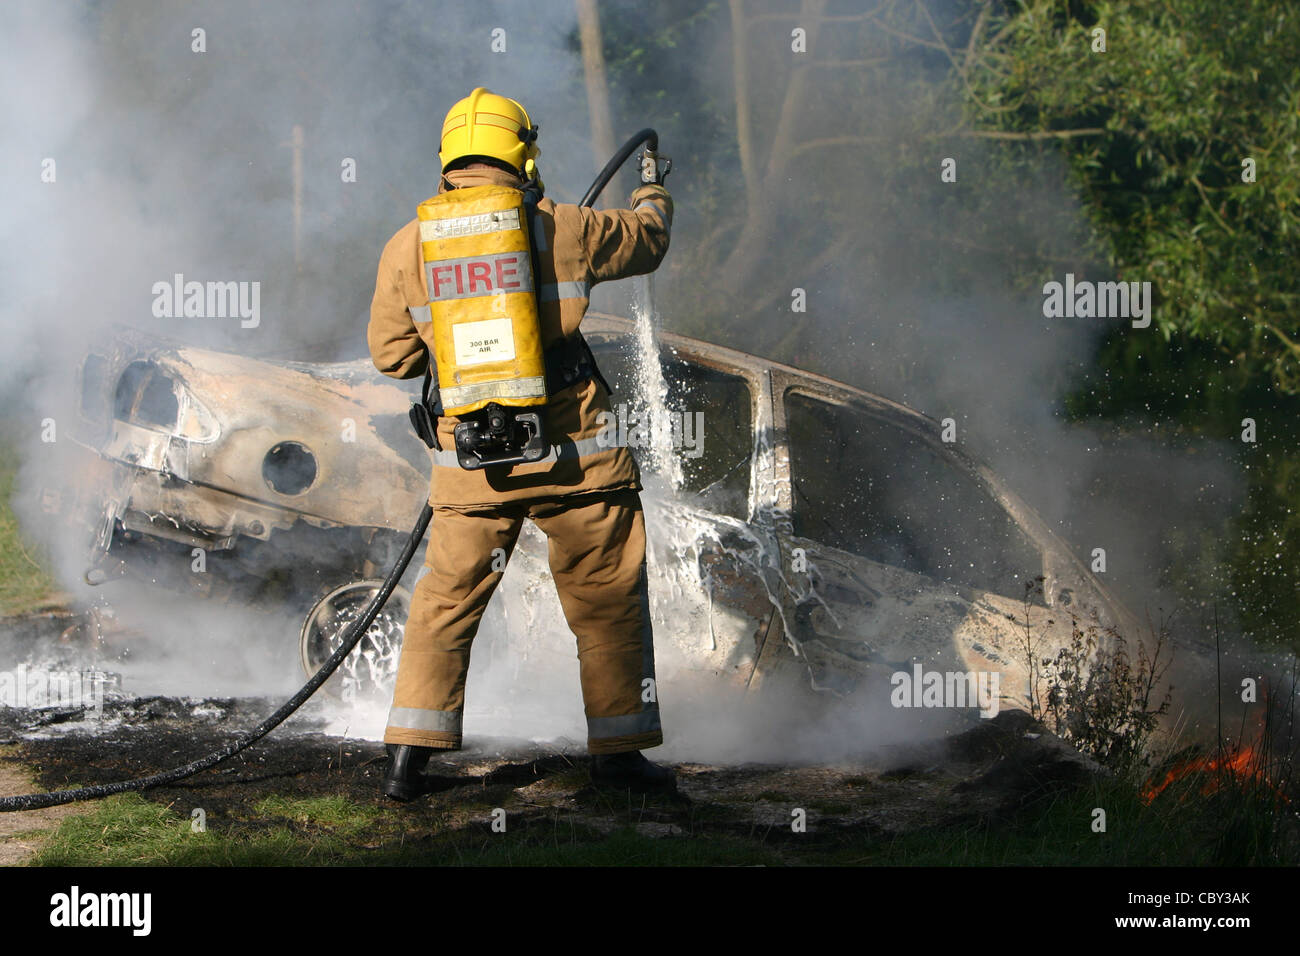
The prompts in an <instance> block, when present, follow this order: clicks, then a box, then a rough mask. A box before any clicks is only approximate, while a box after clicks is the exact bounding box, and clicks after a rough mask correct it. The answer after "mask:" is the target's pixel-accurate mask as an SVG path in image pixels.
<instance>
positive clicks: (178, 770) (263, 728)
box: [0, 129, 659, 813]
mask: <svg viewBox="0 0 1300 956" xmlns="http://www.w3.org/2000/svg"><path fill="white" fill-rule="evenodd" d="M643 142H646V143H649V146H650V150H651V151H654V150H656V149H657V148H658V142H659V138H658V136H657V134H656V133H655V131H654V130H652V129H643V130H641V132H639V133H637V134H636V135H635V136H633V137H632V138H631V139H629V140H628V141H627V142H626V143H624V144H623V148H622V149H620V150H619V151H618V152H617V153H615V154H614V157H613V158H612V159H611V160H610V161H609V162H608V163H606V164H605V168H604V169H602V170H601V171H600V175H599V176H597V177H596V179H595V181H594V182H593V183H592V184H591V188H590V189H588V190H587V194H586V195H585V196H583V197H582V202H581V205H583V206H590V205H591V204H592V203H593V202H595V201H596V197H597V196H599V195H600V193H601V191H602V190H603V189H604V188H605V186H606V185H608V184H609V181H610V180H611V179H613V178H614V173H616V172H617V171H618V168H619V167H620V166H622V165H623V163H624V162H626V161H627V158H628V157H629V156H631V155H632V152H633V150H635V149H636V148H637V147H638V146H640V145H641V144H642V143H643ZM432 517H433V508H432V507H430V506H429V504H428V503H427V502H426V503H425V505H424V508H423V509H421V511H420V517H419V518H417V519H416V521H415V527H414V528H412V529H411V536H410V537H409V538H408V539H407V541H406V547H404V548H403V549H402V553H401V555H400V556H399V557H398V559H397V563H396V564H394V565H393V569H392V570H391V571H389V572H388V577H387V578H385V579H384V583H383V585H382V586H381V587H380V589H379V593H377V594H376V595H375V596H374V597H373V598H371V599H370V603H369V604H368V605H366V610H365V611H364V613H362V615H361V616H360V617H359V618H357V619H356V620H355V621H353V622H352V624H351V625H350V626H349V627H348V629H347V631H345V632H344V635H343V641H342V643H340V644H339V646H338V648H337V649H336V650H335V651H334V653H333V654H331V655H330V659H329V660H327V661H326V662H325V663H324V664H322V665H321V667H320V670H318V671H317V672H316V673H315V674H313V675H312V676H311V679H310V680H308V681H307V683H305V684H303V685H302V687H301V688H300V689H299V690H298V693H296V694H294V695H293V696H292V697H290V698H289V699H288V700H287V701H285V702H284V704H283V705H282V706H281V707H280V709H279V710H277V711H276V712H275V713H274V714H272V715H271V716H270V717H268V718H266V720H264V721H262V722H261V723H260V724H258V725H257V726H256V727H254V728H253V729H252V730H250V731H248V733H246V734H244V735H242V736H240V737H237V738H236V739H235V740H233V741H231V742H230V743H229V744H228V745H226V746H225V747H223V748H222V749H221V750H218V751H215V752H214V753H210V754H208V755H207V756H206V757H200V758H199V759H198V760H195V761H193V762H192V763H187V764H185V766H183V767H175V768H173V769H171V770H164V771H161V772H160V773H155V774H152V775H151V776H148V777H138V778H136V779H135V780H121V781H118V782H117V783H101V784H98V785H96V786H93V787H81V788H79V789H77V790H55V791H53V792H51V793H25V794H22V795H20V796H14V797H0V813H11V812H13V811H15V810H40V809H43V808H45V807H57V806H59V805H60V804H64V803H75V802H77V801H79V800H97V799H99V798H100V797H108V796H112V795H113V794H115V793H126V792H128V791H131V790H147V789H148V788H149V787H159V786H162V785H164V784H168V783H175V782H176V781H177V780H184V779H185V778H186V777H192V776H193V775H194V774H196V773H200V772H201V771H204V770H207V769H208V768H209V767H214V766H216V765H217V764H219V763H221V761H223V760H225V759H226V758H228V757H233V756H234V755H235V754H237V753H239V752H240V751H243V750H247V749H248V748H249V747H251V746H252V745H253V744H255V743H257V742H258V741H259V740H261V739H262V738H263V737H265V736H266V735H267V734H269V733H270V732H271V731H272V730H274V729H275V728H276V727H278V726H280V724H282V723H283V722H284V721H285V719H286V718H288V717H289V715H290V714H292V713H293V712H294V711H295V710H297V709H298V708H299V707H301V706H302V705H303V704H304V703H305V702H306V701H307V699H308V698H309V697H311V695H312V694H314V693H316V691H318V690H320V688H321V685H322V684H324V683H325V682H326V681H327V680H329V679H330V677H331V676H332V675H333V673H334V672H335V671H336V670H338V667H339V665H340V664H342V663H343V660H344V658H346V657H347V656H348V655H349V654H350V653H352V649H353V648H354V647H356V646H357V644H358V643H359V642H360V640H361V638H362V636H363V635H364V634H365V633H366V629H367V628H369V627H370V625H371V624H372V623H374V620H375V618H376V617H377V616H378V615H379V611H380V610H381V609H382V608H383V606H384V603H385V602H386V601H387V600H388V598H389V596H390V595H391V594H392V593H393V589H394V588H395V587H397V582H398V581H399V580H400V579H401V577H402V575H403V574H404V573H405V572H406V567H407V565H408V564H410V563H411V558H412V556H414V554H415V549H416V548H418V547H419V546H420V542H421V541H422V540H423V539H424V532H425V531H427V530H428V528H429V521H430V519H431V518H432Z"/></svg>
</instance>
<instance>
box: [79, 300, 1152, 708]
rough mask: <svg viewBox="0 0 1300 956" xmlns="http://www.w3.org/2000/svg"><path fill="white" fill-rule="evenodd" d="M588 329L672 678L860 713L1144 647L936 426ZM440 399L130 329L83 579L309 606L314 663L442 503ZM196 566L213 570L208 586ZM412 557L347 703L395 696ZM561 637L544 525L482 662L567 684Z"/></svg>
mask: <svg viewBox="0 0 1300 956" xmlns="http://www.w3.org/2000/svg"><path fill="white" fill-rule="evenodd" d="M583 331H584V334H585V335H586V337H587V339H588V341H589V343H590V345H591V348H592V350H593V353H594V354H595V356H596V358H597V361H598V363H599V365H600V367H601V369H602V370H603V372H604V374H605V376H606V377H607V378H608V379H609V381H610V383H611V385H612V386H613V398H612V403H613V405H614V408H615V413H614V415H613V416H612V417H611V419H610V421H609V427H610V428H614V429H623V430H624V431H625V434H624V436H623V437H624V439H625V440H627V441H628V443H629V444H631V445H632V446H633V447H634V448H637V449H638V456H639V458H640V460H641V461H642V465H643V472H644V477H645V483H646V493H645V495H644V498H645V501H646V512H647V529H648V533H649V547H648V561H649V565H650V571H651V595H652V598H651V601H652V614H653V617H654V623H655V628H656V646H657V648H658V656H659V672H660V679H661V680H665V679H667V678H669V677H673V678H674V679H679V680H683V681H685V680H690V681H696V682H705V683H706V684H708V685H710V686H712V687H714V688H717V690H718V692H719V693H721V692H722V691H723V689H726V690H727V691H729V692H735V693H737V694H740V695H754V694H759V695H761V694H762V693H763V691H764V689H765V688H767V687H770V686H776V685H798V686H800V687H802V688H804V692H806V693H813V694H815V693H821V694H825V695H829V696H830V697H845V696H852V695H854V694H856V693H861V692H863V690H864V688H866V689H869V690H870V691H871V692H872V693H878V692H880V691H881V689H882V688H883V690H884V692H885V693H888V684H887V683H882V681H887V680H888V678H889V677H890V675H897V674H899V673H912V672H913V671H914V670H915V668H917V667H918V666H919V667H921V668H922V669H924V670H925V671H938V672H949V673H950V672H969V673H975V672H981V673H988V672H996V673H998V674H999V675H1001V684H1000V693H999V696H1000V699H1001V701H1002V704H1003V705H1004V706H1019V707H1026V706H1027V696H1028V694H1029V692H1030V677H1031V667H1032V664H1031V661H1032V660H1033V659H1034V656H1035V655H1038V656H1039V657H1040V658H1041V657H1043V656H1050V655H1051V654H1054V653H1055V651H1056V650H1057V649H1059V648H1061V647H1064V646H1066V645H1067V644H1068V642H1069V641H1070V639H1071V633H1072V626H1079V625H1080V622H1084V624H1085V625H1086V626H1089V627H1093V628H1096V629H1098V633H1105V629H1107V628H1115V629H1119V630H1121V631H1127V632H1132V631H1134V630H1135V621H1134V618H1133V616H1132V615H1131V614H1130V613H1129V612H1128V611H1126V610H1125V609H1124V608H1123V607H1122V606H1121V605H1120V604H1119V602H1118V601H1117V600H1116V599H1115V598H1114V597H1113V596H1112V595H1111V594H1110V592H1109V591H1108V590H1107V589H1106V587H1105V586H1104V585H1103V584H1102V583H1101V582H1100V581H1099V580H1098V579H1097V578H1096V577H1095V576H1093V575H1092V574H1091V573H1090V572H1089V571H1088V570H1087V568H1086V567H1085V566H1084V565H1083V563H1082V562H1080V560H1079V559H1078V558H1077V557H1076V556H1075V555H1073V554H1072V553H1071V552H1070V551H1069V549H1068V548H1067V547H1066V546H1065V545H1064V544H1063V543H1062V542H1061V541H1060V540H1059V539H1058V538H1057V537H1056V536H1055V535H1054V534H1053V533H1052V531H1051V530H1050V529H1049V528H1048V527H1047V526H1046V525H1045V523H1044V522H1043V521H1042V520H1041V519H1040V518H1039V517H1038V516H1037V515H1036V514H1035V513H1034V512H1033V511H1032V510H1031V509H1030V508H1029V507H1028V506H1027V505H1026V504H1025V503H1024V502H1023V501H1022V500H1021V499H1020V498H1019V497H1017V496H1016V494H1015V493H1014V492H1013V491H1012V490H1011V489H1009V488H1008V487H1007V486H1006V485H1005V483H1004V482H1003V481H1002V480H1001V479H1000V478H999V477H998V476H997V475H996V474H994V473H993V472H992V471H991V470H990V469H989V468H988V467H986V466H985V465H983V464H981V463H980V462H979V461H978V460H976V459H975V458H973V457H971V456H970V455H969V454H968V453H967V452H966V451H965V450H963V449H962V448H961V447H960V445H958V444H956V443H951V442H945V441H944V440H943V437H942V435H941V429H940V425H939V423H937V422H935V421H934V420H932V419H930V418H927V417H925V416H924V415H921V414H920V413H918V412H916V411H913V410H911V409H909V408H907V407H905V406H903V405H900V404H898V403H896V402H893V401H890V400H888V399H886V398H883V397H881V396H878V395H874V394H871V393H869V392H865V391H862V390H859V389H856V388H851V387H849V386H846V385H843V384H840V383H838V382H835V381H832V380H830V379H826V378H822V377H819V376H816V375H812V374H808V373H805V372H802V371H799V370H798V369H795V368H791V367H789V366H786V365H782V364H779V363H776V362H771V361H767V360H764V359H761V358H757V357H755V356H752V355H747V354H745V353H742V352H738V351H735V350H732V349H728V348H723V347H719V346H716V345H711V344H708V343H705V342H702V341H699V340H695V339H691V338H686V337H683V336H679V335H674V334H668V333H663V334H660V335H658V336H657V338H656V340H655V341H656V342H657V348H658V353H659V354H658V362H657V363H656V362H655V361H654V356H653V355H651V357H650V360H649V361H645V360H644V356H643V353H644V351H645V347H644V345H643V344H638V343H644V337H641V338H639V337H638V335H637V334H636V332H637V329H636V325H635V324H634V323H632V322H631V321H629V320H627V319H622V318H618V317H614V316H609V315H603V314H597V313H593V314H590V315H589V316H588V318H587V319H586V320H585V321H584V325H583ZM418 387H419V382H418V380H417V381H414V382H394V381H393V380H391V379H386V378H384V377H383V376H381V375H380V374H379V373H377V372H376V371H375V369H374V368H373V366H372V365H371V363H370V362H369V360H368V359H358V360H356V361H353V362H341V363H330V364H313V363H301V362H288V361H271V360H261V359H250V358H247V357H242V356H236V355H231V354H226V353H222V352H217V351H211V350H205V349H200V348H193V347H189V346H185V345H179V344H170V343H165V342H160V341H159V340H157V339H155V338H151V337H147V336H143V335H141V334H139V333H130V332H123V333H121V334H119V335H118V336H117V337H116V339H115V340H114V344H113V347H112V348H106V349H101V350H96V351H94V352H92V353H91V354H90V355H89V356H88V357H87V358H86V360H85V363H84V365H83V367H82V375H81V395H80V407H81V417H82V422H81V427H82V430H83V435H84V441H85V443H86V445H87V446H88V447H91V448H93V449H94V450H95V451H96V452H97V456H98V460H97V463H96V467H97V468H98V469H99V472H98V473H97V474H96V475H95V476H94V478H93V480H92V481H91V482H90V483H89V485H88V487H90V488H91V489H92V492H91V495H90V498H89V500H88V502H87V503H86V511H87V514H88V517H87V518H86V523H87V525H88V527H89V528H90V530H91V534H92V539H93V541H92V545H91V554H90V560H89V562H88V571H87V580H89V581H102V580H107V579H110V578H112V577H115V576H118V575H124V574H135V575H139V574H141V573H143V574H144V575H145V576H147V577H149V578H151V579H155V580H163V579H164V578H165V579H167V580H168V581H169V582H170V586H173V587H178V586H179V587H191V588H196V589H199V590H201V591H202V592H204V593H206V594H209V595H210V596H212V597H215V598H226V599H231V598H235V599H238V600H241V601H248V600H252V599H254V598H255V597H256V598H258V599H264V600H275V601H290V602H296V604H297V606H299V607H300V611H301V619H302V626H301V629H300V630H299V631H298V633H296V634H293V635H288V634H286V635H284V640H286V641H289V640H296V641H297V644H298V651H299V656H300V658H301V660H302V665H303V668H304V669H305V670H306V671H308V672H311V671H314V670H315V669H316V667H317V666H318V665H319V664H320V663H321V662H322V661H323V660H324V659H325V658H326V657H327V656H328V654H329V653H330V651H331V650H332V648H333V647H335V646H337V640H338V639H339V636H340V635H341V633H342V631H343V629H344V628H345V627H346V625H347V624H348V623H349V622H350V621H351V620H352V619H354V617H355V616H356V614H357V613H358V612H359V610H360V608H361V607H362V606H364V604H365V602H366V601H367V600H368V599H369V597H370V596H371V594H373V593H374V591H375V590H376V589H377V587H378V584H379V580H380V579H382V577H383V576H384V574H385V573H386V572H387V569H388V567H389V566H390V564H391V562H392V561H393V560H394V558H395V556H396V554H397V552H398V551H399V549H400V547H401V545H402V543H403V542H404V540H405V538H406V535H407V529H408V525H409V523H410V522H412V521H414V519H415V517H416V515H417V513H418V512H419V510H420V507H421V505H422V503H423V501H424V499H425V496H426V493H427V476H428V472H429V468H430V461H429V454H428V451H427V449H426V448H425V446H424V445H423V444H422V443H420V441H419V440H418V439H417V438H416V436H415V435H414V434H413V432H412V431H411V428H410V424H409V421H408V418H407V411H408V408H409V406H410V403H411V401H412V398H413V396H414V395H415V393H416V391H417V390H418ZM660 389H662V394H660V395H658V396H651V394H650V393H652V392H655V391H659V390H660ZM651 397H654V398H655V399H656V400H654V401H651V400H650V398H651ZM656 416H658V419H656ZM656 435H657V436H659V441H658V445H657V446H656V445H655V444H654V442H653V441H652V437H653V436H656ZM435 520H436V519H435ZM529 528H530V529H531V526H529ZM195 555H202V556H204V560H205V561H206V566H205V570H207V571H208V572H209V573H206V574H203V575H196V574H187V573H186V572H187V571H188V570H190V565H191V562H192V560H194V556H195ZM412 564H413V566H412V568H411V569H409V570H408V572H407V575H406V576H405V577H404V579H403V587H402V588H401V589H399V590H398V592H397V593H395V595H394V597H393V599H392V600H391V601H390V602H389V605H388V607H387V608H386V609H385V612H384V613H383V614H382V615H381V616H380V618H379V619H378V620H377V621H376V623H375V624H374V625H373V626H372V627H371V629H370V632H369V633H368V635H367V638H366V640H365V641H364V642H363V644H362V646H361V647H360V648H359V649H358V652H357V653H354V655H353V656H352V658H350V660H349V664H348V666H347V669H346V674H345V675H344V677H343V678H341V680H342V682H343V684H344V685H345V686H351V687H353V688H355V687H359V686H363V685H374V684H378V685H380V686H381V687H382V686H383V685H384V684H385V683H386V682H388V681H390V680H391V677H392V673H393V670H394V667H395V663H396V652H397V648H398V646H399V641H400V635H401V626H402V623H403V621H404V620H405V617H406V610H407V606H408V602H409V596H408V595H409V588H410V586H411V583H412V582H413V581H414V580H415V579H416V577H417V575H418V573H419V568H418V565H419V562H418V561H416V562H412ZM557 632H558V634H560V635H561V637H560V638H559V639H557V637H556V634H557ZM565 634H567V630H566V629H565V627H564V624H563V619H562V617H561V616H560V614H559V608H558V602H557V601H556V600H555V597H554V591H553V588H552V587H551V586H550V583H549V577H548V575H547V572H546V549H545V540H544V538H543V537H542V536H541V534H540V532H537V531H536V529H531V530H529V531H526V532H525V534H523V535H522V536H521V538H520V541H519V545H518V548H517V550H516V553H515V555H514V556H513V557H512V559H511V562H510V568H509V569H508V570H507V574H506V577H505V580H504V582H503V584H502V586H501V588H500V589H499V591H498V595H497V597H496V598H494V601H493V610H491V611H490V612H489V616H488V617H487V618H485V621H484V625H483V628H482V630H481V632H480V638H479V641H478V643H476V645H475V653H476V655H477V654H479V653H480V650H479V648H480V645H483V644H485V643H486V644H487V645H489V647H488V650H487V653H489V654H496V655H499V656H509V657H510V659H512V660H514V661H517V662H525V663H526V664H527V666H528V667H534V666H535V667H538V668H541V669H543V670H544V669H545V667H546V666H549V665H547V664H546V662H545V660H544V659H545V658H547V657H548V656H549V657H551V658H554V661H555V666H556V667H568V668H570V669H572V642H571V640H570V641H569V642H568V643H567V647H566V646H565V644H564V641H563V635H565ZM485 637H486V638H487V640H486V642H485V640H484V638H485ZM972 704H973V702H972Z"/></svg>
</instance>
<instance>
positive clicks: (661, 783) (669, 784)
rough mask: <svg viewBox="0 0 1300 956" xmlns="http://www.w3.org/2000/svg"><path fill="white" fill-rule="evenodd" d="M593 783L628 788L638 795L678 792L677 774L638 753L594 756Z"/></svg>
mask: <svg viewBox="0 0 1300 956" xmlns="http://www.w3.org/2000/svg"><path fill="white" fill-rule="evenodd" d="M591 782H592V783H594V784H596V785H597V786H601V787H620V788H622V787H626V788H629V789H632V790H635V791H638V792H644V791H649V790H676V789H677V774H675V773H673V771H672V770H670V769H669V768H668V767H661V766H659V765H658V764H657V763H651V762H650V761H649V760H646V758H645V757H644V756H643V755H642V753H641V751H639V750H629V751H627V752H625V753H621V754H593V755H592V758H591Z"/></svg>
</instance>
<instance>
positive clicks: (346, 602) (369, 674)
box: [299, 579, 411, 700]
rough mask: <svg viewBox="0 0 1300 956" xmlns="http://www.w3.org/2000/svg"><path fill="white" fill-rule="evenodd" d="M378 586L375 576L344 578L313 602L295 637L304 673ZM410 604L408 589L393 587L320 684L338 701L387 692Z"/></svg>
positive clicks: (325, 655) (320, 660)
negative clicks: (347, 580) (352, 645)
mask: <svg viewBox="0 0 1300 956" xmlns="http://www.w3.org/2000/svg"><path fill="white" fill-rule="evenodd" d="M382 586H383V582H382V581H380V580H378V579H370V580H366V581H354V582H350V583H348V584H344V585H342V586H340V587H336V588H334V589H333V590H331V591H329V592H328V593H327V594H325V595H324V596H323V597H322V598H321V599H320V600H318V601H317V602H316V603H315V605H314V606H313V607H312V609H311V612H310V613H309V614H308V615H307V619H306V620H305V621H304V622H303V625H302V633H301V636H300V639H299V654H300V657H301V660H302V668H303V671H304V672H305V673H306V674H307V675H308V676H310V675H312V674H315V673H316V672H317V671H318V670H320V667H321V665H322V664H324V663H325V662H326V661H327V660H329V658H330V655H332V654H333V653H334V651H335V650H337V649H338V647H339V645H340V644H341V643H342V641H343V636H344V634H346V633H347V630H348V627H349V626H350V625H351V624H352V622H353V621H355V620H357V618H359V617H360V616H361V613H362V612H363V611H364V610H365V609H366V606H367V605H369V603H370V601H371V599H372V598H373V597H374V596H375V595H376V594H377V593H378V592H379V590H380V588H381V587H382ZM410 607H411V595H410V593H409V592H408V591H406V589H404V588H400V587H399V588H395V589H394V590H393V593H392V595H391V596H390V597H389V598H388V601H387V602H386V603H385V604H384V606H383V608H381V609H380V611H379V614H378V615H376V617H375V619H374V621H373V622H371V624H370V627H369V628H367V629H366V633H365V636H364V637H362V638H361V641H360V642H359V643H358V644H357V646H356V648H355V649H354V650H353V651H352V653H351V654H349V655H348V656H347V657H346V658H345V659H344V661H343V663H342V664H341V665H340V666H339V669H338V670H337V671H335V672H334V676H333V677H331V678H330V679H329V680H328V681H327V682H326V684H325V687H326V689H327V690H329V691H330V693H332V694H334V695H336V696H338V697H341V698H343V699H344V700H352V699H356V698H360V697H383V696H388V695H391V694H392V690H393V683H394V681H395V680H396V678H397V659H398V655H399V654H400V652H401V648H402V630H403V628H404V626H405V624H406V615H407V613H408V612H409V610H410Z"/></svg>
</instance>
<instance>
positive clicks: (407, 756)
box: [384, 744, 433, 803]
mask: <svg viewBox="0 0 1300 956" xmlns="http://www.w3.org/2000/svg"><path fill="white" fill-rule="evenodd" d="M384 746H385V747H386V748H387V749H388V776H386V777H384V794H385V795H386V796H389V797H392V798H393V799H394V800H401V801H402V802H403V803H406V802H407V801H410V800H414V799H415V798H416V797H418V796H419V795H420V794H422V793H424V768H425V765H426V764H428V762H429V757H430V756H432V754H433V748H432V747H412V746H411V745H410V744H385V745H384Z"/></svg>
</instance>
